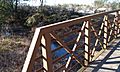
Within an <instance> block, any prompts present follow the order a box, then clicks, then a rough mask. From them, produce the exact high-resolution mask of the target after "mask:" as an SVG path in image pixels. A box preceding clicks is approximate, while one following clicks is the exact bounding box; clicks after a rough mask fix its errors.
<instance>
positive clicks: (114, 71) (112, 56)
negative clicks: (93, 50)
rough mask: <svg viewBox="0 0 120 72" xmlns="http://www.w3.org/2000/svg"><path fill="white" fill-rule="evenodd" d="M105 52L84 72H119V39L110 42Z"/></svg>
mask: <svg viewBox="0 0 120 72" xmlns="http://www.w3.org/2000/svg"><path fill="white" fill-rule="evenodd" d="M109 45H110V47H109V49H108V50H105V51H104V52H103V53H102V54H101V55H100V56H99V57H98V58H97V59H96V60H95V61H94V62H92V63H91V64H90V65H89V66H88V67H87V68H86V69H85V71H84V72H120V38H118V39H115V40H114V41H113V42H111V43H110V44H109Z"/></svg>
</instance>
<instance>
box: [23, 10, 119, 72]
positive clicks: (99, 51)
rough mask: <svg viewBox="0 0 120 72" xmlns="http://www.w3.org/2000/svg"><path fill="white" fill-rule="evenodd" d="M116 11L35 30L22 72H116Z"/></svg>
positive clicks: (117, 13) (117, 59)
mask: <svg viewBox="0 0 120 72" xmlns="http://www.w3.org/2000/svg"><path fill="white" fill-rule="evenodd" d="M119 11H120V10H114V11H109V12H103V13H97V14H93V15H87V16H83V17H79V18H75V19H71V20H66V21H63V22H58V23H55V24H50V25H47V26H43V27H40V28H37V29H36V31H35V34H34V37H33V40H32V42H31V45H30V48H29V51H28V54H27V57H26V60H25V63H24V66H23V69H22V72H80V71H83V72H97V71H98V72H105V71H107V72H114V71H118V72H119V71H120V47H119V46H120V38H119V34H120V15H119Z"/></svg>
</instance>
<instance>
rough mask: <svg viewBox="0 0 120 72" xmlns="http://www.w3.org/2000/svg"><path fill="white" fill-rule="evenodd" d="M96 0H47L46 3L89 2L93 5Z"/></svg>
mask: <svg viewBox="0 0 120 72" xmlns="http://www.w3.org/2000/svg"><path fill="white" fill-rule="evenodd" d="M93 2H94V0H46V2H45V4H47V5H55V4H71V3H73V4H89V5H91V4H92V3H93Z"/></svg>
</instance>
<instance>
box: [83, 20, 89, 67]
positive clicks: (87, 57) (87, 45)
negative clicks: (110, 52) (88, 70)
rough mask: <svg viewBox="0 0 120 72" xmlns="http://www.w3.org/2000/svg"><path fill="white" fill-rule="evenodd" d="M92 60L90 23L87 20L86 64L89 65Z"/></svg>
mask: <svg viewBox="0 0 120 72" xmlns="http://www.w3.org/2000/svg"><path fill="white" fill-rule="evenodd" d="M89 61H90V23H89V21H87V23H86V26H85V60H84V65H85V66H88V63H89Z"/></svg>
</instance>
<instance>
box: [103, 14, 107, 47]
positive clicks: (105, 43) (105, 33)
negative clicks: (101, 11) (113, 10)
mask: <svg viewBox="0 0 120 72" xmlns="http://www.w3.org/2000/svg"><path fill="white" fill-rule="evenodd" d="M107 30H108V16H107V15H105V16H104V38H103V48H104V49H106V48H107V43H108V41H107V35H108V34H107V32H108V31H107Z"/></svg>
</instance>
